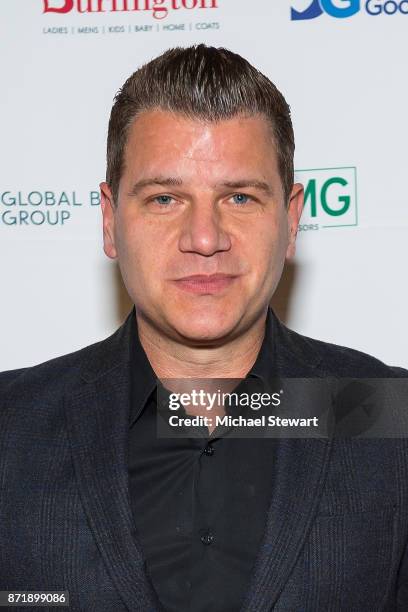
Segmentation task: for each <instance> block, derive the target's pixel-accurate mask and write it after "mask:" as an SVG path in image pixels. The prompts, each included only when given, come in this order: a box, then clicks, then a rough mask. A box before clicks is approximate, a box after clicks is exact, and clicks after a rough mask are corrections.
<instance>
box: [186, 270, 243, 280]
mask: <svg viewBox="0 0 408 612" xmlns="http://www.w3.org/2000/svg"><path fill="white" fill-rule="evenodd" d="M219 278H220V279H221V278H235V275H234V274H223V273H221V272H217V274H192V275H191V276H183V278H179V279H177V280H179V281H190V280H195V281H203V282H209V281H213V280H216V279H219Z"/></svg>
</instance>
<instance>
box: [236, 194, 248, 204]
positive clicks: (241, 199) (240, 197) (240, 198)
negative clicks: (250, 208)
mask: <svg viewBox="0 0 408 612" xmlns="http://www.w3.org/2000/svg"><path fill="white" fill-rule="evenodd" d="M232 198H233V200H234V202H235V204H246V203H247V202H248V201H249V197H248V196H247V195H245V194H244V193H236V194H235V195H233V196H232Z"/></svg>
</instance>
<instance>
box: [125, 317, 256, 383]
mask: <svg viewBox="0 0 408 612" xmlns="http://www.w3.org/2000/svg"><path fill="white" fill-rule="evenodd" d="M266 315H267V310H266V311H265V312H263V313H262V315H261V316H260V317H259V319H257V320H256V321H255V323H253V324H252V325H251V327H250V328H249V329H248V330H247V331H246V332H244V333H243V334H242V335H240V336H238V337H236V338H234V339H232V340H230V341H229V342H228V341H227V342H225V343H224V344H222V345H220V346H215V347H191V346H187V345H185V344H181V343H180V342H177V341H176V340H175V339H173V338H171V337H169V336H167V335H164V334H162V333H160V332H159V331H158V330H157V329H156V328H155V327H154V326H152V325H151V324H150V323H149V321H148V320H147V319H146V318H145V317H143V316H142V315H140V313H138V311H137V310H136V317H137V326H138V334H139V340H140V343H141V345H142V346H143V349H144V351H145V353H146V355H147V358H148V360H149V362H150V365H151V366H152V368H153V370H154V372H155V374H156V376H157V377H158V378H245V376H246V375H247V373H248V372H249V371H250V369H251V368H252V366H253V365H254V363H255V361H256V358H257V356H258V353H259V351H260V348H261V345H262V341H263V339H264V335H265V321H266Z"/></svg>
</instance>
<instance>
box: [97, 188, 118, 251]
mask: <svg viewBox="0 0 408 612" xmlns="http://www.w3.org/2000/svg"><path fill="white" fill-rule="evenodd" d="M99 187H100V190H101V209H102V218H103V250H104V251H105V254H106V255H107V256H108V257H110V258H111V259H116V258H117V256H118V254H117V251H116V247H115V204H114V201H113V196H112V192H111V189H110V187H109V185H108V183H101V184H100V185H99Z"/></svg>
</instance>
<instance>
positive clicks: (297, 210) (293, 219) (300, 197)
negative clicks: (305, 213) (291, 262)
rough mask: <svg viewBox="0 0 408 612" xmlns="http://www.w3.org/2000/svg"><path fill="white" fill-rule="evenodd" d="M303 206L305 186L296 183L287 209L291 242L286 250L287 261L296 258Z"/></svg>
mask: <svg viewBox="0 0 408 612" xmlns="http://www.w3.org/2000/svg"><path fill="white" fill-rule="evenodd" d="M303 204H304V189H303V185H302V184H301V183H295V184H294V185H293V188H292V191H291V194H290V198H289V204H288V209H287V215H288V236H289V242H288V248H287V250H286V259H292V257H294V256H295V252H296V247H295V243H296V235H297V233H298V226H299V221H300V217H301V214H302V210H303Z"/></svg>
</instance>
